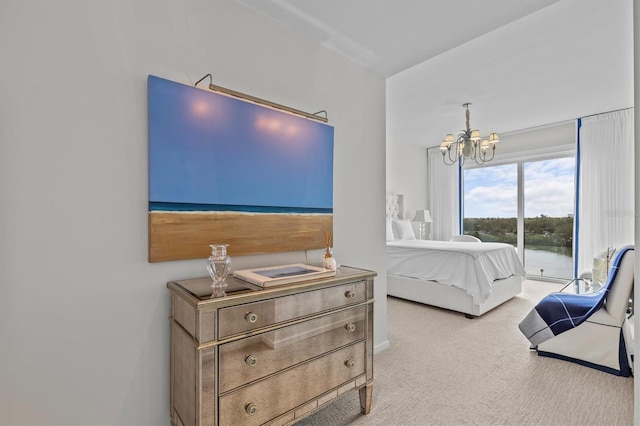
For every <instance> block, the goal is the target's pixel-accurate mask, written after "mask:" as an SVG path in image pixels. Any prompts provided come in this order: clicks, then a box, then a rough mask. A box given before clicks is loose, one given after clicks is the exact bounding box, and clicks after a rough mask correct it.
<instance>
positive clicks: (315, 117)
mask: <svg viewBox="0 0 640 426" xmlns="http://www.w3.org/2000/svg"><path fill="white" fill-rule="evenodd" d="M207 77H209V90H213V91H214V92H220V93H225V94H227V95H231V96H235V97H236V98H240V99H245V100H247V101H251V102H255V103H257V104H261V105H266V106H268V107H271V108H276V109H279V110H282V111H286V112H289V113H291V114H297V115H301V116H303V117H306V118H310V119H312V120H318V121H322V122H324V123H327V122H329V118H328V114H327V111H325V110H322V111H318V112H314V113H313V114H310V113H308V112H304V111H300V110H299V109H295V108H291V107H288V106H284V105H280V104H277V103H275V102H271V101H267V100H264V99H260V98H257V97H255V96H251V95H247V94H245V93H241V92H237V91H235V90H231V89H227V88H225V87H222V86H217V85H215V84H213V77H212V76H211V74H207V75H205V76H204V77H202V78H201V79H200V80H198V81H196V84H194V86H195V87H198V84H199V83H201V82H202V80H204V79H205V78H207ZM322 113H324V115H325V116H324V117H322V116H320V115H318V114H322Z"/></svg>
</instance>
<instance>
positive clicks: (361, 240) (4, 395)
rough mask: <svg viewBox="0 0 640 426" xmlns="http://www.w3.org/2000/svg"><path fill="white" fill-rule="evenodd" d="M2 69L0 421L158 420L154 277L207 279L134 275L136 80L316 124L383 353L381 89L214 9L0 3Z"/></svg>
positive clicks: (343, 233) (231, 6) (138, 243)
mask: <svg viewBox="0 0 640 426" xmlns="http://www.w3.org/2000/svg"><path fill="white" fill-rule="evenodd" d="M0 56H1V57H2V60H1V61H0V77H1V78H0V236H1V238H0V285H1V286H2V289H1V290H2V291H1V293H0V341H1V342H2V343H1V345H2V349H1V350H0V362H1V364H2V368H1V369H0V384H1V385H0V424H136V425H142V424H145V425H151V424H168V422H169V378H168V371H169V356H168V348H169V321H168V319H167V317H168V315H169V293H168V290H167V289H166V282H167V281H169V280H173V279H181V278H188V277H195V276H204V275H206V272H205V269H204V260H192V261H178V262H165V263H157V264H149V263H148V262H147V100H146V95H147V91H146V77H147V74H154V75H157V76H160V77H163V78H167V79H170V80H174V81H178V82H181V83H185V84H192V83H194V82H195V81H197V80H198V79H199V78H201V77H202V76H204V75H205V74H207V73H212V74H213V76H214V78H215V82H216V83H217V84H220V85H222V86H225V87H229V88H232V89H235V90H239V91H242V92H246V93H250V94H252V95H255V96H258V97H262V98H266V99H269V100H272V101H274V102H278V103H282V104H285V105H289V106H292V107H295V108H298V109H302V110H307V111H311V112H314V111H317V110H320V109H326V110H327V111H328V114H329V119H330V124H332V125H333V126H335V173H334V183H335V191H334V232H335V250H334V253H335V255H336V257H337V259H338V261H339V262H340V263H343V264H348V265H353V266H360V267H363V268H368V269H373V270H375V271H377V272H378V277H377V278H376V285H375V291H376V298H377V302H376V318H375V336H374V337H375V345H376V347H377V348H378V349H381V348H384V347H385V346H386V345H387V344H388V341H387V327H386V299H385V297H384V296H385V295H386V277H385V274H384V271H385V268H384V236H383V234H384V225H383V223H384V194H385V173H384V168H385V142H384V138H385V124H384V117H385V111H384V99H385V93H384V81H383V80H382V79H380V78H379V77H376V76H374V75H373V74H371V73H369V72H368V71H364V70H363V69H360V68H358V67H357V66H355V65H353V64H352V63H350V62H348V61H346V60H344V59H342V58H341V57H339V56H337V55H336V54H335V53H332V52H330V51H328V50H326V49H324V48H322V47H320V46H319V45H317V44H315V43H313V42H311V41H310V40H308V39H304V38H300V37H299V36H297V35H296V34H295V33H294V32H292V31H290V30H289V29H287V28H284V27H281V26H279V25H278V24H276V23H275V22H274V21H272V20H270V19H267V18H265V17H263V16H262V15H260V14H258V13H256V12H254V11H252V10H251V9H248V8H246V7H245V6H242V5H241V4H239V3H236V2H233V1H229V0H227V1H207V2H202V1H196V0H185V1H179V2H176V1H170V0H161V1H159V0H156V1H151V0H136V1H103V2H95V1H94V2H86V1H82V0H59V1H56V2H46V1H38V0H15V1H13V0H3V1H2V2H0ZM363 211H366V212H367V214H364V215H363V214H362V212H363ZM249 232H250V230H249ZM309 256H310V258H309V261H320V257H321V252H318V251H316V252H313V253H309ZM305 260H306V259H305V253H293V254H280V255H271V256H250V257H237V258H234V259H233V261H234V267H236V268H240V267H248V266H252V265H265V264H275V263H276V262H278V263H279V262H289V261H305ZM354 410H357V407H354Z"/></svg>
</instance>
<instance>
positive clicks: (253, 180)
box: [148, 75, 333, 209]
mask: <svg viewBox="0 0 640 426" xmlns="http://www.w3.org/2000/svg"><path fill="white" fill-rule="evenodd" d="M148 91H149V93H148V94H149V106H148V107H149V201H150V202H165V203H166V202H169V203H192V204H213V205H238V206H267V207H269V206H271V207H298V208H321V209H327V208H328V209H331V208H332V206H333V127H331V126H329V125H327V124H324V123H320V122H316V121H313V120H309V119H306V118H302V117H298V116H294V115H291V114H288V113H284V112H281V111H277V110H273V109H271V108H267V107H263V106H258V105H255V104H253V103H250V102H245V101H242V100H239V99H235V98H231V97H228V96H225V95H221V94H218V93H214V92H210V91H206V90H202V89H198V88H195V87H191V86H186V85H183V84H180V83H175V82H172V81H169V80H165V79H162V78H158V77H154V76H151V75H150V76H149V78H148Z"/></svg>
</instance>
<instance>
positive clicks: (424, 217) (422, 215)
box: [412, 210, 433, 222]
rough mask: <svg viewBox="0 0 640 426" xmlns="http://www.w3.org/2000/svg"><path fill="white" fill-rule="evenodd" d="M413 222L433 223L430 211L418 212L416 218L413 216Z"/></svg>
mask: <svg viewBox="0 0 640 426" xmlns="http://www.w3.org/2000/svg"><path fill="white" fill-rule="evenodd" d="M412 222H433V219H431V214H429V210H416V214H415V216H413V219H412Z"/></svg>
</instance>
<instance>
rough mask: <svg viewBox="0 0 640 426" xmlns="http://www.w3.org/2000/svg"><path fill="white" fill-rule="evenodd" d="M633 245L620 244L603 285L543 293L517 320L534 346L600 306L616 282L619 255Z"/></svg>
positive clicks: (580, 321)
mask: <svg viewBox="0 0 640 426" xmlns="http://www.w3.org/2000/svg"><path fill="white" fill-rule="evenodd" d="M629 250H633V246H626V247H624V248H622V249H621V250H620V251H619V252H618V254H617V255H616V257H615V258H614V259H613V263H612V265H611V268H610V270H609V276H608V277H607V283H606V285H605V286H604V287H603V288H601V289H600V290H599V291H597V292H595V293H590V294H571V293H551V294H549V295H548V296H546V297H544V298H543V299H542V300H541V301H540V302H539V303H538V304H537V305H536V307H535V308H534V309H532V310H531V312H529V313H528V314H527V316H526V317H524V319H523V320H522V322H520V324H519V326H518V327H519V328H520V331H522V334H524V335H525V337H526V338H527V339H529V341H530V342H531V344H532V345H533V346H538V345H539V344H540V343H542V342H544V341H545V340H547V339H550V338H551V337H553V336H557V335H558V334H560V333H562V332H564V331H567V330H570V329H572V328H575V327H577V326H578V325H580V324H581V323H583V322H584V321H585V320H586V319H587V318H589V317H590V316H591V315H592V314H593V313H594V312H596V311H597V310H598V309H600V308H601V307H602V304H603V303H604V301H605V299H606V298H607V294H608V293H609V291H610V290H611V286H612V285H613V283H614V282H615V277H616V275H617V274H618V269H619V267H620V262H621V261H622V257H623V256H624V254H625V253H626V252H628V251H629Z"/></svg>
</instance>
